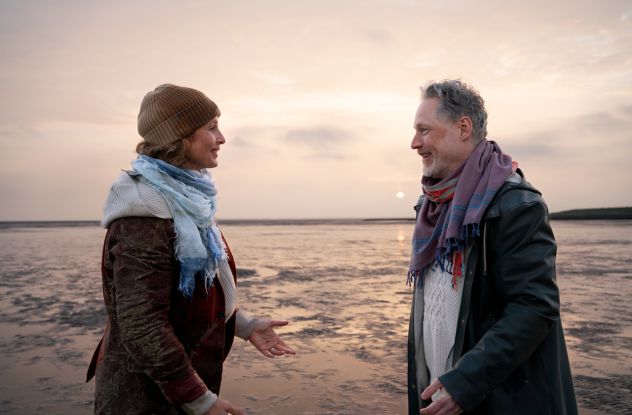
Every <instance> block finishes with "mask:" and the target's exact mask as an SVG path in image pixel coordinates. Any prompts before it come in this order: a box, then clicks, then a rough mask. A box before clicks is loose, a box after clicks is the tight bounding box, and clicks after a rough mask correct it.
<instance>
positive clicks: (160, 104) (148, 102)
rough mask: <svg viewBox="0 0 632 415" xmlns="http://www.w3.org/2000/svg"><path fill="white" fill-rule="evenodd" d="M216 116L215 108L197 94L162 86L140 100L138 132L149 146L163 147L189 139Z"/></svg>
mask: <svg viewBox="0 0 632 415" xmlns="http://www.w3.org/2000/svg"><path fill="white" fill-rule="evenodd" d="M219 114H220V112H219V108H218V107H217V105H215V103H214V102H213V101H211V100H210V99H209V98H208V97H207V96H206V95H204V94H203V93H201V92H200V91H197V90H195V89H192V88H185V87H182V86H177V85H172V84H163V85H160V86H158V87H157V88H156V89H154V90H153V91H149V92H148V93H147V95H145V98H143V102H142V103H141V104H140V112H139V113H138V133H139V134H140V136H141V137H143V139H144V140H145V141H147V142H148V143H151V144H155V145H161V146H162V145H166V144H169V143H172V142H174V141H176V140H179V139H181V138H183V137H187V136H189V135H190V134H192V133H193V132H194V131H195V130H197V129H198V128H200V127H201V126H203V125H204V124H206V123H207V122H209V121H211V120H212V119H213V118H215V117H218V116H219Z"/></svg>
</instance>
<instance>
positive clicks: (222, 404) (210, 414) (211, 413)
mask: <svg viewBox="0 0 632 415" xmlns="http://www.w3.org/2000/svg"><path fill="white" fill-rule="evenodd" d="M227 414H230V415H246V413H245V412H244V411H243V410H242V409H241V408H238V407H236V406H234V405H233V404H231V403H230V402H228V401H225V400H224V399H220V398H217V400H216V401H215V403H214V404H213V406H211V408H210V409H209V410H208V411H206V413H205V414H204V415H227Z"/></svg>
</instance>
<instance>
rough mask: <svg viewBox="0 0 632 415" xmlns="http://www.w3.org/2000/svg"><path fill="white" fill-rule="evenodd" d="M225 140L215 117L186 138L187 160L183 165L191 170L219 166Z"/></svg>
mask: <svg viewBox="0 0 632 415" xmlns="http://www.w3.org/2000/svg"><path fill="white" fill-rule="evenodd" d="M225 142H226V140H225V139H224V136H223V135H222V133H221V132H220V131H219V125H218V120H217V117H215V118H213V119H212V120H211V121H209V122H207V123H206V124H204V125H203V126H201V127H200V128H198V129H197V130H195V132H194V133H193V134H192V135H191V136H189V137H187V138H185V139H184V145H185V150H186V160H187V161H186V163H185V164H184V166H182V167H184V168H185V169H191V170H201V169H205V168H208V169H212V168H213V167H217V164H218V163H217V157H218V153H219V147H220V146H221V145H222V144H224V143H225Z"/></svg>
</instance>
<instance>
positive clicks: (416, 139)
mask: <svg viewBox="0 0 632 415" xmlns="http://www.w3.org/2000/svg"><path fill="white" fill-rule="evenodd" d="M422 145H423V140H422V139H421V134H419V133H415V135H414V136H413V140H412V141H411V142H410V148H412V149H413V150H417V149H418V148H419V147H421V146H422Z"/></svg>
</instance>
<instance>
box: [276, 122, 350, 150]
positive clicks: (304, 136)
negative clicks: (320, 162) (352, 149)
mask: <svg viewBox="0 0 632 415" xmlns="http://www.w3.org/2000/svg"><path fill="white" fill-rule="evenodd" d="M352 140H353V135H352V134H350V133H348V132H347V131H345V130H343V129H340V128H335V127H314V128H301V129H295V130H290V131H288V132H287V133H286V134H285V137H284V141H285V142H287V143H291V144H298V145H302V146H305V147H308V148H310V149H312V150H314V151H318V152H323V151H328V150H331V149H332V148H337V147H339V146H341V145H344V144H346V143H348V142H350V141H352Z"/></svg>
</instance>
